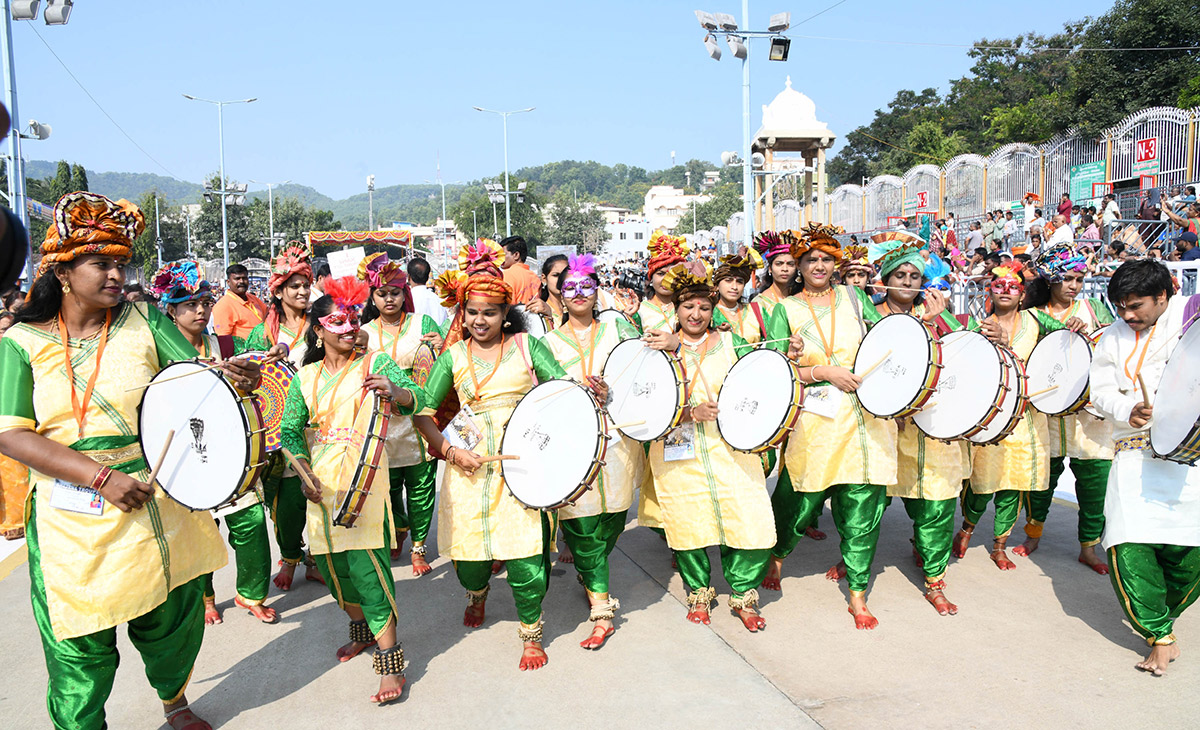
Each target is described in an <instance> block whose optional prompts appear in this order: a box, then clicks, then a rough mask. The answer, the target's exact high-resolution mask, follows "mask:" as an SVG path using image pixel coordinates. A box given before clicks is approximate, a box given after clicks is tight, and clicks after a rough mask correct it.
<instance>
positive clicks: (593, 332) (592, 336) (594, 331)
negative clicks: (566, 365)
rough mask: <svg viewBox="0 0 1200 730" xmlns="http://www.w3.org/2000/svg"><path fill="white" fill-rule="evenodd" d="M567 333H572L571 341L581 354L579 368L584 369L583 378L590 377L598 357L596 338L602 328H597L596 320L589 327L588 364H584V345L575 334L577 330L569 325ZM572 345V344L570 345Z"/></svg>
mask: <svg viewBox="0 0 1200 730" xmlns="http://www.w3.org/2000/svg"><path fill="white" fill-rule="evenodd" d="M567 331H568V332H570V333H571V339H573V340H575V349H576V350H577V351H578V352H579V367H581V368H583V377H585V378H586V377H588V376H589V375H591V374H592V361H593V360H594V359H595V357H596V337H597V336H598V335H599V334H600V328H599V327H597V326H596V322H595V320H592V324H591V325H590V326H588V339H589V340H590V341H591V346H590V350H589V352H588V356H587V364H586V365H584V364H583V343H582V342H580V341H579V337H578V336H577V335H576V334H575V328H574V327H572V326H571V323H570V322H568V323H567ZM568 344H570V343H568Z"/></svg>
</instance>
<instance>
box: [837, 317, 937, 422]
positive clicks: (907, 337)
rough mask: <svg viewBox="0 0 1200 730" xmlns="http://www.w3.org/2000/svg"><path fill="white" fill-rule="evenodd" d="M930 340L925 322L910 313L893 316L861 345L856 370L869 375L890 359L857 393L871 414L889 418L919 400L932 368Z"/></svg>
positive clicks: (873, 328) (879, 325)
mask: <svg viewBox="0 0 1200 730" xmlns="http://www.w3.org/2000/svg"><path fill="white" fill-rule="evenodd" d="M930 337H931V335H930V334H929V331H928V330H927V329H925V325H923V324H921V320H919V319H917V318H916V317H913V316H912V315H908V314H892V315H889V316H887V317H884V318H883V319H882V320H880V321H879V322H876V323H875V325H874V326H873V327H871V331H870V332H868V333H867V336H866V337H864V338H863V341H862V343H861V344H859V346H858V355H856V356H855V358H854V370H855V372H865V371H866V370H867V369H868V368H870V367H871V366H873V365H875V363H878V362H879V361H880V360H883V358H884V357H886V358H887V359H886V360H883V362H882V363H880V364H879V365H878V366H876V367H875V369H873V370H871V372H870V373H869V374H867V376H866V377H865V378H863V381H862V385H860V386H858V390H856V391H854V394H855V395H856V396H858V402H859V403H861V404H862V407H863V408H865V409H866V411H867V412H868V413H870V414H871V415H873V416H876V417H878V418H889V417H891V416H894V415H896V414H897V413H899V412H900V411H903V410H904V409H906V408H908V407H909V406H910V405H912V403H913V402H914V401H916V400H917V398H918V397H919V396H920V394H921V389H922V388H923V387H924V386H925V382H926V380H927V379H928V378H929V368H930V367H931V366H932V363H931V362H930V361H929V357H930V356H929V352H930V349H929V346H928V342H929V340H930ZM889 353H890V354H889Z"/></svg>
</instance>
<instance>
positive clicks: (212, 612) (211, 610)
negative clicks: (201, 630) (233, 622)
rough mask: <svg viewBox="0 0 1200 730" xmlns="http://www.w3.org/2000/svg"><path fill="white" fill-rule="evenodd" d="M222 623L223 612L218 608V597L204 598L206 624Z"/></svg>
mask: <svg viewBox="0 0 1200 730" xmlns="http://www.w3.org/2000/svg"><path fill="white" fill-rule="evenodd" d="M219 623H221V612H220V611H218V610H217V599H216V598H205V599H204V625H205V626H212V625H214V624H219Z"/></svg>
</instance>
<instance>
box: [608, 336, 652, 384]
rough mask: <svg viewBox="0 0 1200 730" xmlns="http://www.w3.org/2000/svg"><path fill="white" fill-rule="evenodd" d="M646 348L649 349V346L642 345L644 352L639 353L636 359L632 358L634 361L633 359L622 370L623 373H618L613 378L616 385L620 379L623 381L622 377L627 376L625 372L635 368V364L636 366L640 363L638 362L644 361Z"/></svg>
mask: <svg viewBox="0 0 1200 730" xmlns="http://www.w3.org/2000/svg"><path fill="white" fill-rule="evenodd" d="M646 347H647V345H645V344H643V345H642V348H643V349H642V351H641V352H639V353H638V355H637V357H634V358H632V359H631V360H630V361H629V362H627V363H625V367H623V368H621V372H619V373H617V376H616V377H615V378H613V379H612V381H611V382H614V383H615V382H617V381H618V380H620V379H621V376H622V375H624V374H625V372H626V371H627V370H629V368H631V367H633V364H634V363H635V362H638V361H640V360H641V359H642V354H643V353H644V352H645V348H646Z"/></svg>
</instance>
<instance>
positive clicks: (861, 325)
mask: <svg viewBox="0 0 1200 730" xmlns="http://www.w3.org/2000/svg"><path fill="white" fill-rule="evenodd" d="M842 290H843V293H844V294H845V295H846V296H847V297H849V298H850V304H851V305H852V306H853V307H854V317H855V318H856V319H857V320H858V331H859V337H866V336H867V323H866V322H864V321H863V313H862V302H860V301H858V295H857V294H855V293H854V292H852V291H850V287H849V286H845V285H843V286H842ZM829 316H830V317H834V316H837V312H830V313H829Z"/></svg>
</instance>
